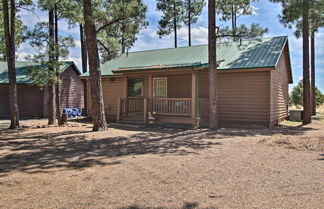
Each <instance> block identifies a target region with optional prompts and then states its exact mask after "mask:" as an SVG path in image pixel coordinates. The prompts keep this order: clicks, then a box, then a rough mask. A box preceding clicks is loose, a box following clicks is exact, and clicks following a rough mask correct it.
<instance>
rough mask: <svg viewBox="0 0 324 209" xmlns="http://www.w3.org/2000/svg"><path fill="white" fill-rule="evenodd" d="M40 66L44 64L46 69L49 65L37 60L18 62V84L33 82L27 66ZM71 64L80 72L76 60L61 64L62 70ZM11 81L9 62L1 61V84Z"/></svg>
mask: <svg viewBox="0 0 324 209" xmlns="http://www.w3.org/2000/svg"><path fill="white" fill-rule="evenodd" d="M32 66H35V67H39V66H42V67H44V69H46V68H47V67H48V66H47V64H40V63H36V62H28V61H26V62H19V61H18V62H16V75H17V84H31V83H32V80H31V79H30V78H29V76H28V73H27V67H32ZM70 66H74V67H75V69H76V70H77V71H78V72H79V70H78V68H77V67H76V66H75V64H74V62H70V61H69V62H63V64H62V65H60V70H61V71H65V70H66V69H68V68H69V67H70ZM79 73H80V72H79ZM7 83H9V80H8V65H7V62H0V84H7Z"/></svg>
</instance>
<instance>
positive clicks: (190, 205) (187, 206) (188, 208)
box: [119, 202, 216, 209]
mask: <svg viewBox="0 0 324 209" xmlns="http://www.w3.org/2000/svg"><path fill="white" fill-rule="evenodd" d="M198 206H199V204H198V203H197V202H185V203H184V204H183V205H182V206H181V207H179V208H174V209H195V208H198ZM167 208H168V207H142V206H138V205H131V206H128V207H121V208H119V209H167ZM203 209H216V207H207V208H203Z"/></svg>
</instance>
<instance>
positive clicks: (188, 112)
mask: <svg viewBox="0 0 324 209" xmlns="http://www.w3.org/2000/svg"><path fill="white" fill-rule="evenodd" d="M217 63H218V65H219V67H218V82H217V83H218V88H219V91H218V92H219V104H218V108H219V116H220V118H219V119H220V124H221V126H232V125H261V126H267V127H272V126H274V125H276V124H277V123H278V122H280V121H281V120H284V118H285V117H286V116H287V114H288V85H289V83H292V72H291V64H290V57H289V47H288V38H287V37H273V38H264V39H262V40H254V41H243V42H242V43H240V42H229V43H220V44H218V47H217ZM101 70H102V81H103V96H104V103H105V106H106V115H107V117H108V121H118V122H139V123H144V124H146V123H147V114H148V112H154V113H155V122H156V123H178V124H179V123H181V124H192V125H194V126H195V125H203V126H204V125H207V124H208V113H209V99H208V46H207V45H199V46H191V47H180V48H172V49H160V50H150V51H140V52H131V53H128V54H123V55H122V56H120V57H118V58H117V59H114V60H112V61H110V62H107V63H105V64H103V65H102V66H101ZM83 77H84V78H88V74H84V75H83ZM88 83H89V82H88ZM89 90H90V86H88V99H87V101H88V107H89V108H88V115H89V116H91V111H92V110H91V95H90V92H91V91H89Z"/></svg>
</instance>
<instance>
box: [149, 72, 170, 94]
mask: <svg viewBox="0 0 324 209" xmlns="http://www.w3.org/2000/svg"><path fill="white" fill-rule="evenodd" d="M160 79H163V80H165V97H157V96H155V85H154V82H155V81H157V80H160ZM152 86H153V89H152V92H153V98H168V77H166V76H163V77H154V78H153V85H152Z"/></svg>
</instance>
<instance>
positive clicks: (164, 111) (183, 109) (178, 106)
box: [152, 98, 191, 116]
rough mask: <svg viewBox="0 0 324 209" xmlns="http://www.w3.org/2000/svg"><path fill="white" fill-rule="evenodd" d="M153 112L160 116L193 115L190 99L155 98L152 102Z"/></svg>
mask: <svg viewBox="0 0 324 209" xmlns="http://www.w3.org/2000/svg"><path fill="white" fill-rule="evenodd" d="M152 112H156V113H157V114H159V115H179V116H190V115H191V99H190V98H154V99H153V100H152Z"/></svg>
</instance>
